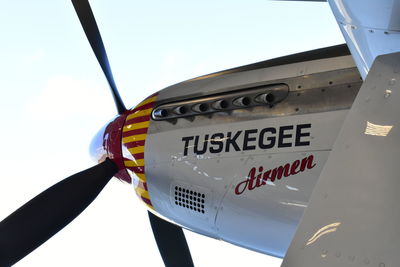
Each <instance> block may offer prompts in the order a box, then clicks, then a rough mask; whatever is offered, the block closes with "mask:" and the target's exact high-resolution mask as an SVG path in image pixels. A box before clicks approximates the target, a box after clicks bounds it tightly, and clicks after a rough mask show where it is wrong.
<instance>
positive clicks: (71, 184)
mask: <svg viewBox="0 0 400 267" xmlns="http://www.w3.org/2000/svg"><path fill="white" fill-rule="evenodd" d="M117 171H118V169H117V166H116V165H115V164H114V163H113V162H112V161H111V160H109V159H107V160H106V161H105V162H103V163H100V164H98V165H96V166H94V167H92V168H90V169H87V170H85V171H82V172H80V173H77V174H74V175H72V176H70V177H68V178H66V179H64V180H62V181H61V182H59V183H57V184H55V185H53V186H52V187H50V188H48V189H47V190H46V191H44V192H42V193H41V194H39V195H37V196H36V197H35V198H33V199H31V200H30V201H29V202H27V203H26V204H25V205H23V206H22V207H21V208H19V209H18V210H16V211H15V212H14V213H12V214H11V215H10V216H8V217H7V218H5V219H4V220H3V221H2V222H0V266H10V265H13V264H14V263H16V262H18V261H19V260H20V259H22V258H23V257H25V256H26V255H27V254H29V253H30V252H31V251H33V250H34V249H35V248H37V247H39V246H40V245H41V244H43V243H44V242H46V241H47V240H48V239H49V238H50V237H52V236H53V235H54V234H56V233H57V232H58V231H60V230H61V229H62V228H64V227H65V226H66V225H67V224H68V223H70V222H71V221H72V220H73V219H75V218H76V217H77V216H78V215H79V214H80V213H81V212H82V211H83V210H84V209H85V208H86V207H87V206H89V204H90V203H91V202H92V201H93V200H94V199H95V198H96V197H97V195H98V194H99V193H100V191H101V190H102V189H103V188H104V186H105V185H106V184H107V183H108V181H110V179H111V178H112V177H113V176H114V174H115V173H117Z"/></svg>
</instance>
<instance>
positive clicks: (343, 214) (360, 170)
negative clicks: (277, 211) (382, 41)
mask: <svg viewBox="0 0 400 267" xmlns="http://www.w3.org/2000/svg"><path fill="white" fill-rule="evenodd" d="M399 62H400V53H395V54H390V55H385V56H380V57H377V59H376V60H375V62H374V64H373V65H372V68H371V71H370V72H369V74H368V76H367V79H366V81H365V83H364V84H363V86H362V87H361V89H360V92H359V94H358V96H357V98H356V100H355V102H354V104H353V106H352V108H351V110H350V112H349V114H348V116H347V117H346V120H345V122H344V125H343V128H342V130H341V132H340V134H339V136H338V139H337V141H336V142H335V145H334V147H333V150H332V152H331V154H330V156H329V159H328V161H327V163H326V165H325V168H324V170H323V171H322V173H321V176H320V178H319V180H318V183H317V185H316V188H315V190H314V192H313V194H312V197H311V200H310V204H309V207H308V208H307V210H306V212H305V214H304V217H303V220H302V222H301V224H300V226H299V228H298V230H297V233H296V235H295V238H294V240H293V242H292V244H291V246H290V248H289V251H288V253H287V255H286V257H285V259H284V262H283V264H282V266H283V267H292V266H296V267H302V266H303V267H314V266H315V267H317V266H318V267H319V266H332V267H333V266H376V267H392V266H399V262H400V253H399V248H400V234H399V225H400V209H399V203H400V194H399V188H400V179H399V172H398V168H399V151H400V142H399V140H400V128H399V126H400V125H399V118H398V114H400V105H399V103H400V92H399V90H400V84H399V82H398V81H399V80H400V64H399Z"/></svg>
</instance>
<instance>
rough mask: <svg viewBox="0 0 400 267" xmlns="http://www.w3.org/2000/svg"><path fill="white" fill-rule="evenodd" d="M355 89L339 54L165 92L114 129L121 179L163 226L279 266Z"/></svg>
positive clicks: (349, 63) (353, 75) (356, 81)
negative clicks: (274, 261)
mask: <svg viewBox="0 0 400 267" xmlns="http://www.w3.org/2000/svg"><path fill="white" fill-rule="evenodd" d="M361 83H362V80H361V79H360V74H359V72H358V71H357V68H356V67H355V64H354V62H353V60H352V58H351V56H350V55H349V52H348V50H347V48H346V47H344V46H338V47H334V48H328V49H325V50H324V51H321V50H318V51H313V52H308V53H304V54H300V55H295V56H294V57H293V56H292V57H287V58H283V59H278V60H275V61H273V62H272V61H267V62H264V63H259V64H258V65H257V64H255V65H251V66H245V67H243V68H242V69H236V70H228V71H226V72H223V73H217V74H213V75H209V76H205V77H199V78H197V79H193V80H189V81H186V82H183V83H180V84H177V85H174V86H171V87H168V88H165V89H163V90H161V91H159V92H158V93H157V94H155V95H152V96H150V97H149V98H147V99H146V100H144V101H143V102H142V103H140V104H139V105H138V106H137V107H135V108H134V109H132V110H130V111H129V112H128V113H127V114H125V117H124V120H125V121H124V122H123V123H122V122H121V123H122V124H123V130H122V136H121V139H120V140H122V155H123V164H124V166H125V168H126V169H125V170H126V173H125V174H123V175H122V176H121V177H125V178H124V180H126V181H128V182H131V183H132V184H133V185H134V188H135V191H136V193H137V195H138V196H139V197H140V198H141V199H142V200H143V201H144V203H145V204H146V205H147V207H148V208H149V209H150V210H151V211H152V212H155V213H156V214H157V215H159V216H162V217H164V218H165V219H168V220H170V221H172V222H174V223H176V224H178V225H181V226H182V227H184V228H186V229H189V230H191V231H194V232H197V233H200V234H203V235H206V236H209V237H213V238H217V239H221V240H225V241H227V242H230V243H233V244H236V245H239V246H242V247H246V248H249V249H252V250H255V251H259V252H262V253H266V254H270V255H274V256H277V257H283V256H284V254H285V252H286V250H287V248H288V246H289V244H290V241H291V239H292V237H293V235H294V233H295V230H296V227H297V225H298V223H299V221H300V219H301V216H302V214H303V212H304V209H305V208H306V207H307V204H308V200H309V197H310V195H311V192H312V190H313V188H314V185H315V183H316V181H317V179H318V177H319V174H320V172H321V170H322V168H323V166H324V164H325V162H326V160H327V158H328V155H329V151H330V150H331V148H332V146H333V143H334V142H335V139H336V136H337V135H338V133H339V131H340V129H341V125H342V123H343V120H344V118H345V116H346V114H347V111H348V110H349V108H350V107H351V104H352V102H353V100H354V98H355V96H356V94H357V92H358V90H359V87H360V86H361ZM122 124H121V125H122Z"/></svg>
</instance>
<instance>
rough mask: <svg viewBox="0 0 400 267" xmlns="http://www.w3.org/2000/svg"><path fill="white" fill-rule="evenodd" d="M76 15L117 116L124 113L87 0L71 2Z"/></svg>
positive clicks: (73, 0) (124, 109)
mask: <svg viewBox="0 0 400 267" xmlns="http://www.w3.org/2000/svg"><path fill="white" fill-rule="evenodd" d="M72 4H73V5H74V8H75V11H76V14H77V15H78V17H79V20H80V22H81V24H82V28H83V30H84V31H85V34H86V37H87V38H88V40H89V43H90V45H91V46H92V49H93V52H94V54H95V55H96V57H97V60H98V61H99V63H100V66H101V68H102V70H103V72H104V75H105V76H106V78H107V81H108V84H109V85H110V88H111V92H112V95H113V97H114V102H115V105H116V106H117V110H118V114H122V113H124V111H126V108H125V105H124V103H123V102H122V99H121V96H120V95H119V93H118V89H117V86H116V85H115V82H114V77H113V75H112V72H111V67H110V63H109V62H108V58H107V53H106V49H105V48H104V44H103V41H102V39H101V35H100V31H99V28H98V27H97V24H96V20H95V18H94V16H93V12H92V9H91V8H90V5H89V2H88V0H72Z"/></svg>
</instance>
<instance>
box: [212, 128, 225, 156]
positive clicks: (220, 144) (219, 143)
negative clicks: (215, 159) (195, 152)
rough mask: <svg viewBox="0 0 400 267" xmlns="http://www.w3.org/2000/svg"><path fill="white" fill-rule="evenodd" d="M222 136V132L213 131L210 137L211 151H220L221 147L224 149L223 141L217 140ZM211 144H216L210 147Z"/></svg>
mask: <svg viewBox="0 0 400 267" xmlns="http://www.w3.org/2000/svg"><path fill="white" fill-rule="evenodd" d="M222 138H224V134H223V133H215V134H213V135H211V139H210V143H211V144H210V152H211V153H220V152H222V149H224V143H223V141H222V140H218V139H222ZM211 145H216V146H217V148H216V147H212V146H211Z"/></svg>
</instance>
